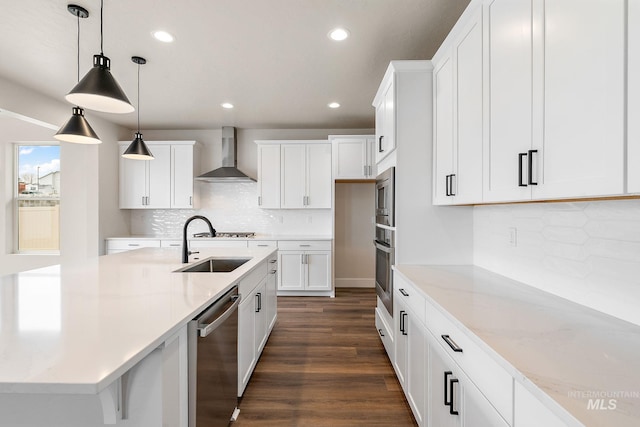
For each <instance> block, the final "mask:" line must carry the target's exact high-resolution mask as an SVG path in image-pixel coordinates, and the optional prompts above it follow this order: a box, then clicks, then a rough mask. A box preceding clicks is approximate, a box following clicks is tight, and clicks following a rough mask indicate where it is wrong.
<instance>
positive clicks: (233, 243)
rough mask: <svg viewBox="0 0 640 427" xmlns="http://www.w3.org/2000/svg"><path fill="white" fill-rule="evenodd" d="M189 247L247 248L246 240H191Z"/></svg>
mask: <svg viewBox="0 0 640 427" xmlns="http://www.w3.org/2000/svg"><path fill="white" fill-rule="evenodd" d="M189 247H190V248H191V249H193V248H246V247H247V241H246V240H209V239H207V240H191V241H190V242H189Z"/></svg>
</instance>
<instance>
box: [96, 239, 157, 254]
mask: <svg viewBox="0 0 640 427" xmlns="http://www.w3.org/2000/svg"><path fill="white" fill-rule="evenodd" d="M159 247H160V239H135V238H134V239H107V251H106V252H107V255H112V254H117V253H120V252H126V251H132V250H135V249H140V248H159Z"/></svg>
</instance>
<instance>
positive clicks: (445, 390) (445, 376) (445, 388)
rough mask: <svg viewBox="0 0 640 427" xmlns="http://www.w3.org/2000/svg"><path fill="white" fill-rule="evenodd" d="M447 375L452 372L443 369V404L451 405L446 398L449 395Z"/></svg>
mask: <svg viewBox="0 0 640 427" xmlns="http://www.w3.org/2000/svg"><path fill="white" fill-rule="evenodd" d="M449 375H453V372H451V371H444V406H449V405H451V401H449V400H448V399H447V398H448V397H449V392H448V391H447V388H448V387H447V386H448V385H449Z"/></svg>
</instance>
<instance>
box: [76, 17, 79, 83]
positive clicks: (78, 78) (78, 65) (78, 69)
mask: <svg viewBox="0 0 640 427" xmlns="http://www.w3.org/2000/svg"><path fill="white" fill-rule="evenodd" d="M76 17H77V18H78V54H77V56H78V58H77V65H78V67H77V70H78V76H77V78H78V80H77V82H79V81H80V14H79V13H78V14H77V15H76ZM77 82H76V83H77Z"/></svg>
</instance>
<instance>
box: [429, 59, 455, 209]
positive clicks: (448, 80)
mask: <svg viewBox="0 0 640 427" xmlns="http://www.w3.org/2000/svg"><path fill="white" fill-rule="evenodd" d="M433 85H434V94H435V102H434V110H433V111H434V113H433V114H434V117H433V119H434V138H435V141H434V153H433V157H434V171H433V182H434V188H433V203H434V204H436V205H445V204H449V203H451V200H450V197H449V194H450V188H449V181H450V176H451V174H453V61H452V59H451V55H447V56H445V57H444V58H441V60H440V61H439V62H438V64H436V67H435V76H434V82H433Z"/></svg>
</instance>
